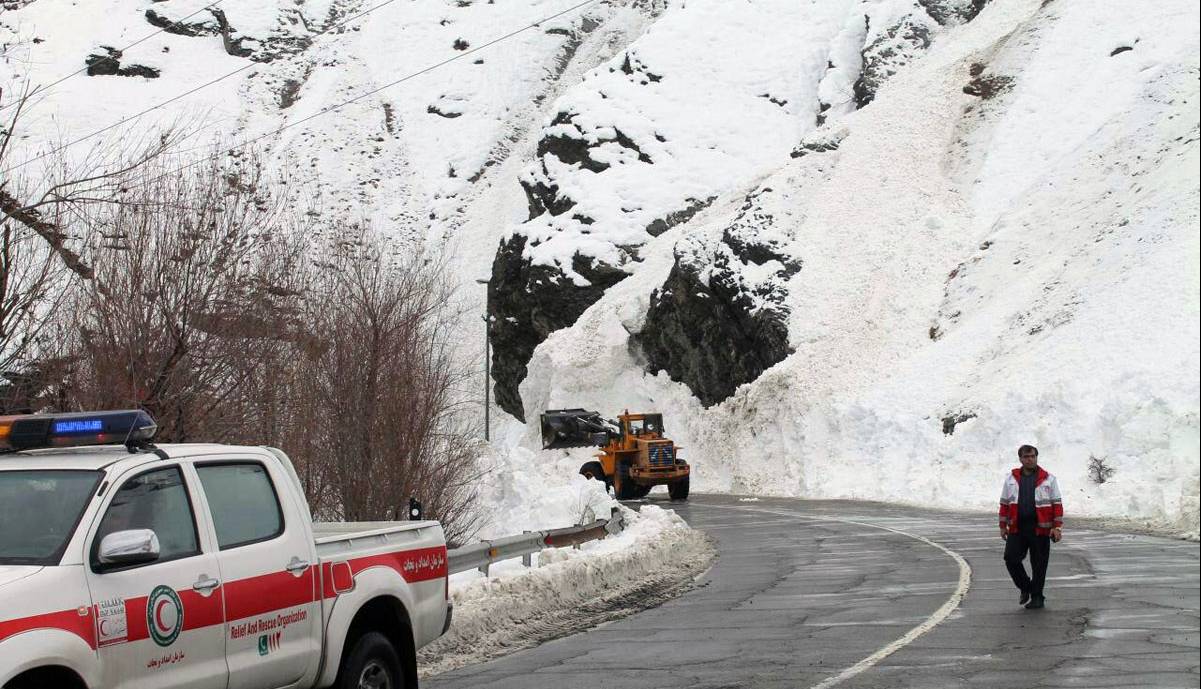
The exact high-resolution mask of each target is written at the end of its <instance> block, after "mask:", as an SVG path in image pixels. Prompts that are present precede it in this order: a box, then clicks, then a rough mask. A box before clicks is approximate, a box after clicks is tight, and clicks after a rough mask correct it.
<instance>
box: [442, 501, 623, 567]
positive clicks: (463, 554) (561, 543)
mask: <svg viewBox="0 0 1201 689" xmlns="http://www.w3.org/2000/svg"><path fill="white" fill-rule="evenodd" d="M623 528H625V522H624V521H623V519H622V516H621V512H619V511H618V509H617V508H616V507H615V508H613V512H612V514H610V516H609V518H608V519H598V520H596V521H594V522H592V523H591V524H584V525H583V526H569V527H567V528H565V529H550V530H547V531H527V532H526V533H523V534H521V535H518V536H505V537H503V538H494V539H492V540H490V541H480V542H479V543H473V544H471V545H467V546H463V547H462V548H452V549H450V550H448V551H447V553H446V554H447V560H449V563H448V564H449V567H450V573H451V574H456V573H458V572H466V571H468V570H472V569H478V570H479V571H481V572H483V573H484V575H485V576H486V575H487V574H488V568H489V567H490V566H491V565H492V563H494V562H500V561H501V560H509V559H512V558H515V557H520V558H521V560H522V563H523V564H525V566H526V567H530V566H532V565H533V564H534V553H536V552H538V551H540V550H545V549H546V548H563V547H566V546H577V547H578V546H579V545H580V544H581V543H586V542H588V541H595V540H599V539H601V538H604V537H605V536H608V535H609V534H617V533H620V532H621V530H622V529H623Z"/></svg>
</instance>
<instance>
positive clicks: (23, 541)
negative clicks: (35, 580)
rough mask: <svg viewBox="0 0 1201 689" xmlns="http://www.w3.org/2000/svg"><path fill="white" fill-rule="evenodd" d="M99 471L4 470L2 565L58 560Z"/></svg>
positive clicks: (0, 483) (0, 481)
mask: <svg viewBox="0 0 1201 689" xmlns="http://www.w3.org/2000/svg"><path fill="white" fill-rule="evenodd" d="M100 476H101V473H100V472H99V471H54V470H50V471H0V565H56V564H58V562H59V560H61V559H62V556H63V551H64V550H66V548H67V542H68V541H70V540H71V534H72V533H74V531H75V526H76V524H78V523H79V518H80V517H81V516H83V511H84V509H85V508H86V507H87V506H88V500H89V499H90V498H91V495H92V491H93V490H95V488H96V484H97V483H99V482H100Z"/></svg>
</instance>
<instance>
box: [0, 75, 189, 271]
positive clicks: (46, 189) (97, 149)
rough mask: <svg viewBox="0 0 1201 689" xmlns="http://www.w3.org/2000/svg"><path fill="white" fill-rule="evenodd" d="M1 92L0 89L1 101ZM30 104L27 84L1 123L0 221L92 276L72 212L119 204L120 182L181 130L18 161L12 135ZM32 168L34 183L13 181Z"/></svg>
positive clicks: (156, 156)
mask: <svg viewBox="0 0 1201 689" xmlns="http://www.w3.org/2000/svg"><path fill="white" fill-rule="evenodd" d="M3 96H4V92H3V90H2V89H0V104H2V103H3V102H4V98H3ZM29 104H30V93H29V91H28V89H27V90H25V91H22V92H21V93H20V94H18V95H17V96H16V97H15V103H13V104H12V107H11V108H10V109H9V110H8V111H7V122H5V123H4V125H3V127H2V128H0V223H9V222H13V223H19V224H20V225H22V226H24V227H25V228H27V229H29V230H31V231H32V232H34V233H35V234H36V235H37V236H39V237H40V238H41V239H42V240H43V241H44V242H45V243H46V246H47V247H49V248H50V250H51V251H52V252H53V253H54V254H55V255H57V256H58V258H59V259H60V260H61V261H62V263H63V265H64V266H66V268H68V269H69V270H71V271H72V272H74V273H76V274H77V275H78V276H79V277H81V278H83V279H91V278H92V277H93V270H92V267H91V266H90V265H89V264H88V263H87V262H86V261H85V260H84V259H83V257H82V256H81V255H80V254H79V253H78V252H77V251H76V249H75V248H73V247H72V244H71V240H72V233H71V225H72V222H71V221H72V220H73V219H74V216H75V215H76V214H79V213H81V212H85V211H86V209H88V208H90V207H91V206H93V205H95V204H105V203H121V202H122V199H121V196H120V194H119V193H118V192H119V191H120V189H121V184H122V181H123V180H124V179H125V178H126V177H127V176H128V175H129V174H130V173H131V172H133V171H135V170H138V169H139V168H142V167H144V166H145V165H147V164H148V163H150V162H152V161H161V160H162V159H163V157H164V156H165V155H166V154H167V153H168V152H169V151H170V150H171V149H172V148H173V147H174V146H175V145H176V144H178V143H179V142H180V141H182V140H183V139H184V138H185V134H183V133H182V132H181V131H180V130H178V129H177V128H173V127H172V128H166V129H164V130H162V131H161V132H159V133H156V134H149V135H146V136H144V137H140V138H139V137H134V138H133V139H128V138H125V137H114V138H112V139H110V140H108V141H106V142H100V143H98V144H95V145H92V146H91V147H90V148H87V149H84V150H83V151H82V152H81V153H79V154H78V155H72V154H67V153H66V149H67V147H68V145H67V144H64V145H60V146H58V147H56V148H52V149H51V150H49V151H46V152H43V153H40V154H37V155H35V156H33V157H32V158H27V159H25V160H20V161H19V160H17V159H16V153H15V151H14V149H13V137H14V136H15V135H16V133H17V132H18V131H19V130H20V127H21V122H22V119H23V117H24V116H25V114H26V113H27V111H28V108H29ZM72 153H74V151H73V152H72ZM31 170H32V171H35V172H36V174H37V175H38V179H39V183H38V184H24V185H22V184H19V183H16V182H17V181H19V180H20V175H21V174H22V173H24V172H29V171H31Z"/></svg>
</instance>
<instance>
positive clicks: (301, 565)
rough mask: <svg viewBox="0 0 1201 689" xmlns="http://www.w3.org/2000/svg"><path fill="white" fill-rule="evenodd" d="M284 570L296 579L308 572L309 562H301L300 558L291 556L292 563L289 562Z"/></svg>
mask: <svg viewBox="0 0 1201 689" xmlns="http://www.w3.org/2000/svg"><path fill="white" fill-rule="evenodd" d="M284 569H287V570H288V571H289V572H291V573H292V575H293V576H297V577H298V576H300V575H302V574H304V573H305V572H306V571H308V569H309V561H308V560H301V559H300V558H298V557H295V556H293V557H292V561H291V562H289V563H288V566H287V567H285V568H284Z"/></svg>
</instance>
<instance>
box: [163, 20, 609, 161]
mask: <svg viewBox="0 0 1201 689" xmlns="http://www.w3.org/2000/svg"><path fill="white" fill-rule="evenodd" d="M597 2H600V0H585V1H584V2H581V3H578V4H576V5H572V6H571V7H568V8H567V9H565V10H562V11H560V12H556V13H555V14H552V15H550V16H547V17H543V18H542V19H539V20H538V21H536V22H533V23H532V24H527V25H526V26H523V27H521V28H520V29H516V30H514V31H510V32H509V33H507V34H505V35H503V36H499V37H497V38H494V39H492V40H490V41H488V42H487V43H483V44H481V45H479V46H476V47H474V48H471V49H469V50H466V51H464V52H461V53H459V54H458V55H455V56H453V57H449V58H447V59H445V60H442V61H441V62H437V63H434V64H432V65H429V66H427V67H424V68H422V69H420V70H418V71H416V72H412V73H410V74H406V75H405V76H403V77H401V78H399V79H396V80H395V81H390V82H388V83H386V84H384V85H383V86H379V87H377V88H374V89H371V90H370V91H367V92H365V93H361V94H359V95H357V96H355V97H354V98H350V99H347V100H344V101H342V102H341V103H337V104H335V105H330V106H327V107H325V108H322V109H321V110H318V111H317V112H315V113H313V114H312V115H309V116H307V117H303V118H301V119H298V120H296V121H295V122H289V123H288V124H285V125H282V126H280V127H277V128H275V129H272V130H270V131H268V132H265V133H263V134H260V135H258V136H255V137H252V138H250V139H247V140H245V141H243V142H242V143H240V144H237V145H236V146H233V147H231V148H227V149H224V150H223V151H221V152H220V153H216V154H213V155H210V156H206V157H204V158H200V159H199V160H194V161H192V162H190V163H188V164H186V165H183V166H182V167H179V168H176V169H175V170H172V171H171V172H168V173H164V174H163V175H161V176H163V177H165V176H167V175H172V174H178V173H180V172H183V171H184V170H187V169H188V168H191V167H194V166H196V165H201V164H203V163H206V162H209V161H212V160H216V159H217V158H218V157H220V156H223V155H228V154H230V153H233V152H234V151H237V150H238V149H241V148H245V147H247V146H249V145H251V144H253V143H256V142H258V141H262V140H263V139H265V138H267V137H271V136H275V135H276V134H279V133H280V132H283V131H285V130H287V129H291V128H292V127H296V126H298V125H301V124H304V123H306V122H309V121H311V120H314V119H316V118H318V117H321V116H322V115H327V114H329V113H331V112H335V111H337V110H339V109H341V108H344V107H346V106H347V105H351V104H352V103H356V102H358V101H360V100H362V99H364V98H367V97H368V96H372V95H375V94H377V93H379V92H380V91H383V90H384V89H388V88H391V87H393V86H396V85H398V84H402V83H404V82H406V81H409V80H411V79H415V78H417V77H419V76H421V75H423V74H427V73H429V72H432V71H434V70H435V69H438V68H439V67H443V66H445V65H448V64H450V63H451V62H454V61H455V60H461V59H463V58H465V57H467V56H468V55H471V54H472V53H476V52H478V51H481V50H484V49H486V48H489V47H491V46H494V45H496V44H497V43H500V42H502V41H506V40H508V39H510V38H513V37H514V36H517V35H518V34H521V33H523V32H525V31H529V30H530V29H533V28H537V27H538V26H541V25H542V24H544V23H546V22H548V21H551V20H553V19H557V18H559V17H561V16H563V15H565V14H570V13H572V12H575V11H576V10H579V9H582V8H584V7H587V6H588V5H593V4H596V3H597Z"/></svg>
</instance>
